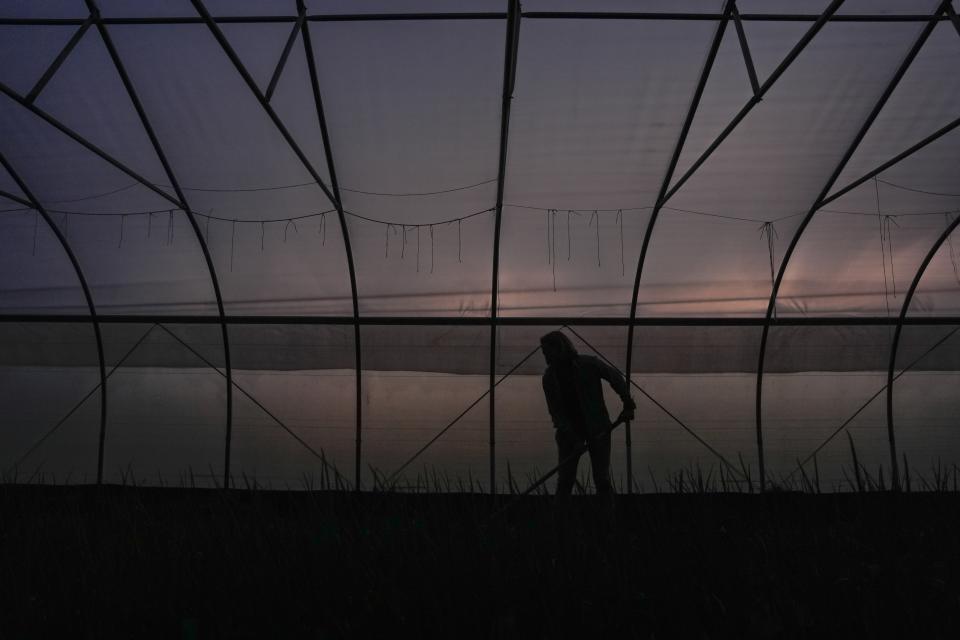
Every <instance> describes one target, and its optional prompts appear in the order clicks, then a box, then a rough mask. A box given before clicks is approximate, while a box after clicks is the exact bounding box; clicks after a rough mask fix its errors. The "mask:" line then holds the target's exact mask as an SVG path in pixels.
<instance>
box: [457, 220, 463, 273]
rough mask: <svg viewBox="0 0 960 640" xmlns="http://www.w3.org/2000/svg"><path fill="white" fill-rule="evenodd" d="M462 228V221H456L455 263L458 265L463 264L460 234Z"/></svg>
mask: <svg viewBox="0 0 960 640" xmlns="http://www.w3.org/2000/svg"><path fill="white" fill-rule="evenodd" d="M462 227H463V220H457V262H458V263H462V262H463V253H462V250H463V242H462V239H461V234H460V232H461V231H462Z"/></svg>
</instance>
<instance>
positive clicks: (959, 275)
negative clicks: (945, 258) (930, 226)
mask: <svg viewBox="0 0 960 640" xmlns="http://www.w3.org/2000/svg"><path fill="white" fill-rule="evenodd" d="M955 215H958V216H960V211H957V212H956V214H955ZM943 217H944V220H945V222H946V224H947V226H950V224H951V222H952V220H950V214H949V213H945V214H943ZM947 247H948V248H949V249H950V264H951V265H952V266H953V277H954V279H955V280H956V281H957V284H960V256H958V255H957V250H956V248H955V247H954V245H953V233H950V234H949V235H947Z"/></svg>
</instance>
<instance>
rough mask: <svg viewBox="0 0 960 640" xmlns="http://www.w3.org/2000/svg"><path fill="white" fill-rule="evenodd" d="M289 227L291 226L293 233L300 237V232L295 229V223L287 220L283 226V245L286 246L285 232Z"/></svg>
mask: <svg viewBox="0 0 960 640" xmlns="http://www.w3.org/2000/svg"><path fill="white" fill-rule="evenodd" d="M291 225H292V226H293V232H294V233H296V234H297V235H300V230H299V229H297V223H296V222H294V221H293V220H287V224H285V225H284V226H283V244H287V230H288V229H289V228H290V226H291Z"/></svg>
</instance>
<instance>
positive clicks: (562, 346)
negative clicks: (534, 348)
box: [540, 331, 578, 362]
mask: <svg viewBox="0 0 960 640" xmlns="http://www.w3.org/2000/svg"><path fill="white" fill-rule="evenodd" d="M540 346H541V347H546V348H548V349H550V350H551V351H552V352H554V353H556V354H557V360H558V361H560V362H564V361H568V360H572V359H573V358H575V357H576V356H577V355H578V354H577V348H576V347H574V346H573V342H572V341H571V340H570V338H568V337H567V334H565V333H563V332H561V331H551V332H550V333H548V334H546V335H545V336H543V337H542V338H540Z"/></svg>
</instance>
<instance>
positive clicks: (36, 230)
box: [31, 211, 40, 256]
mask: <svg viewBox="0 0 960 640" xmlns="http://www.w3.org/2000/svg"><path fill="white" fill-rule="evenodd" d="M39 246H40V212H39V211H35V212H34V215H33V251H32V252H31V255H34V256H35V255H37V249H38V247H39Z"/></svg>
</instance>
